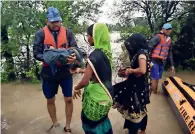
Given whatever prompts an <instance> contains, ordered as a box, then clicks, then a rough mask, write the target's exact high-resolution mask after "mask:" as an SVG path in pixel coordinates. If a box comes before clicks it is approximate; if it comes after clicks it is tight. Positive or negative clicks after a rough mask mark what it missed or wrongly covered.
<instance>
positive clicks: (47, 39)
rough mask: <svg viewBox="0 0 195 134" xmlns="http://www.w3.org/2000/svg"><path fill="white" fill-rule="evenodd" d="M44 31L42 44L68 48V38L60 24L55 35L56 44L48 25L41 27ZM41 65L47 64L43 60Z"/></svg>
mask: <svg viewBox="0 0 195 134" xmlns="http://www.w3.org/2000/svg"><path fill="white" fill-rule="evenodd" d="M43 32H44V43H43V44H44V45H50V46H52V47H54V48H57V49H58V48H68V40H67V36H66V28H65V27H63V26H61V27H60V30H59V33H58V37H57V44H56V42H55V39H54V37H53V34H52V33H51V31H50V30H49V28H48V26H45V27H44V28H43ZM43 66H48V65H47V64H46V63H45V62H43Z"/></svg>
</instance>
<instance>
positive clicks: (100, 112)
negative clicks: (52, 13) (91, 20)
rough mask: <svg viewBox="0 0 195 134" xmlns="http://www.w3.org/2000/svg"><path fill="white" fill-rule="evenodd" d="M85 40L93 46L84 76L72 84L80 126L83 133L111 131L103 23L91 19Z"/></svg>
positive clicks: (109, 133) (109, 58) (108, 57)
mask: <svg viewBox="0 0 195 134" xmlns="http://www.w3.org/2000/svg"><path fill="white" fill-rule="evenodd" d="M87 34H88V42H89V44H90V45H91V46H94V47H95V50H94V51H93V52H92V53H91V54H90V55H89V57H88V59H87V67H86V69H85V71H84V73H85V74H84V77H83V79H82V80H81V81H80V82H79V84H78V85H77V86H75V87H74V96H73V98H77V96H80V95H81V89H82V88H84V93H83V102H82V113H81V120H82V127H83V130H84V131H85V133H86V134H112V133H113V132H112V126H111V123H110V120H109V118H108V112H109V110H110V108H111V106H112V103H113V100H112V96H113V91H112V82H111V80H112V69H111V66H112V53H111V46H110V37H109V36H110V35H109V31H108V28H107V26H106V24H103V23H95V24H94V25H91V26H90V27H89V28H88V30H87Z"/></svg>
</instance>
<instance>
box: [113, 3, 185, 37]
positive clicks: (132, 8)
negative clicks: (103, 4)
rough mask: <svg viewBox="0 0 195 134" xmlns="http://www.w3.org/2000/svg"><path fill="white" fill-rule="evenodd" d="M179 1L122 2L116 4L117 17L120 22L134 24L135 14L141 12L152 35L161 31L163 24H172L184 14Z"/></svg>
mask: <svg viewBox="0 0 195 134" xmlns="http://www.w3.org/2000/svg"><path fill="white" fill-rule="evenodd" d="M181 4H182V2H179V1H146V0H141V1H131V0H122V2H121V3H117V2H115V6H118V8H117V9H118V10H116V12H115V15H114V16H115V17H120V22H121V23H123V24H124V25H129V24H130V22H132V19H133V17H132V16H133V14H135V13H136V12H141V13H142V14H143V16H145V17H146V19H147V22H148V25H149V27H150V31H151V33H154V32H156V31H157V30H159V27H161V26H162V24H163V23H166V22H170V21H172V20H173V19H176V18H177V17H180V16H181V14H182V13H183V8H182V7H181Z"/></svg>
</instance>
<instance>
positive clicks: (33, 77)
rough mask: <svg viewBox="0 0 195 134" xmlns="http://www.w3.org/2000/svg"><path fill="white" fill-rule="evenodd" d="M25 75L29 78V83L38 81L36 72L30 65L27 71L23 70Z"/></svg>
mask: <svg viewBox="0 0 195 134" xmlns="http://www.w3.org/2000/svg"><path fill="white" fill-rule="evenodd" d="M25 74H26V77H27V78H29V81H30V82H31V83H40V80H38V78H37V76H36V75H35V74H36V68H35V67H32V68H31V69H30V70H29V71H28V72H25Z"/></svg>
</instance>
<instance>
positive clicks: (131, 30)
mask: <svg viewBox="0 0 195 134" xmlns="http://www.w3.org/2000/svg"><path fill="white" fill-rule="evenodd" d="M133 33H142V34H144V35H145V36H146V37H147V38H149V37H150V36H151V33H150V28H149V27H148V26H145V27H144V26H135V27H129V28H126V29H124V30H123V31H121V37H122V38H123V39H126V38H127V37H129V36H130V35H131V34H133Z"/></svg>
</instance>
